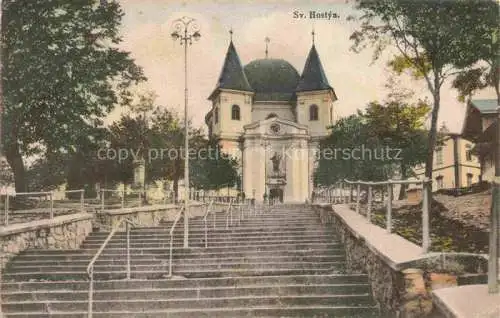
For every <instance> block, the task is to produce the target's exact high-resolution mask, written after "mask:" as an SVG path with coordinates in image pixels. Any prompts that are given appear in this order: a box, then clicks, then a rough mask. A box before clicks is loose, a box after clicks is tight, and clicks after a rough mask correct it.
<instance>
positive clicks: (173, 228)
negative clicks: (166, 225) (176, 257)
mask: <svg viewBox="0 0 500 318" xmlns="http://www.w3.org/2000/svg"><path fill="white" fill-rule="evenodd" d="M183 212H184V206H182V207H181V209H180V210H179V212H178V213H177V216H176V217H175V219H174V223H173V224H172V227H171V228H170V253H169V262H168V277H172V258H173V257H172V256H173V255H172V253H173V249H174V230H175V227H176V226H177V223H179V220H180V219H181V217H182V216H183V215H184V217H185V218H186V217H187V214H186V213H183Z"/></svg>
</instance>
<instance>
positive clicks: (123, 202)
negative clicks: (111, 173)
mask: <svg viewBox="0 0 500 318" xmlns="http://www.w3.org/2000/svg"><path fill="white" fill-rule="evenodd" d="M123 208H125V186H123V191H122V209H123ZM127 224H128V223H127Z"/></svg>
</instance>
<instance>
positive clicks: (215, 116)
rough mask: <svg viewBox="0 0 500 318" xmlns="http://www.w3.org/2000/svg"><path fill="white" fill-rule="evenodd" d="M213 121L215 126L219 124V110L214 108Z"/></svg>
mask: <svg viewBox="0 0 500 318" xmlns="http://www.w3.org/2000/svg"><path fill="white" fill-rule="evenodd" d="M214 121H215V123H216V124H217V123H218V122H219V109H218V108H216V109H215V111H214Z"/></svg>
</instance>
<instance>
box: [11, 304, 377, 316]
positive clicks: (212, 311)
mask: <svg viewBox="0 0 500 318" xmlns="http://www.w3.org/2000/svg"><path fill="white" fill-rule="evenodd" d="M8 317H16V318H21V317H22V318H55V317H57V318H63V317H64V318H87V317H88V316H87V311H79V312H51V313H50V314H48V313H46V312H26V313H9V314H8ZM93 317H95V318H204V317H205V318H213V317H217V318H235V317H259V318H264V317H337V318H342V317H344V318H354V317H356V318H370V317H380V314H379V312H378V309H377V308H376V306H331V305H330V306H317V305H304V306H288V307H283V306H280V305H278V306H259V307H257V306H254V307H248V306H244V307H234V308H203V309H191V308H183V309H177V310H174V309H171V310H148V311H138V312H133V311H106V312H98V311H94V312H93Z"/></svg>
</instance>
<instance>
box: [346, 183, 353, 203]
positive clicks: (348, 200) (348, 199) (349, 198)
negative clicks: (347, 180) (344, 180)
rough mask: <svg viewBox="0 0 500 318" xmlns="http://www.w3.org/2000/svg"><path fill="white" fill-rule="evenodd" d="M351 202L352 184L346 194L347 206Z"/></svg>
mask: <svg viewBox="0 0 500 318" xmlns="http://www.w3.org/2000/svg"><path fill="white" fill-rule="evenodd" d="M351 201H352V184H349V193H348V194H347V204H351Z"/></svg>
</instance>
